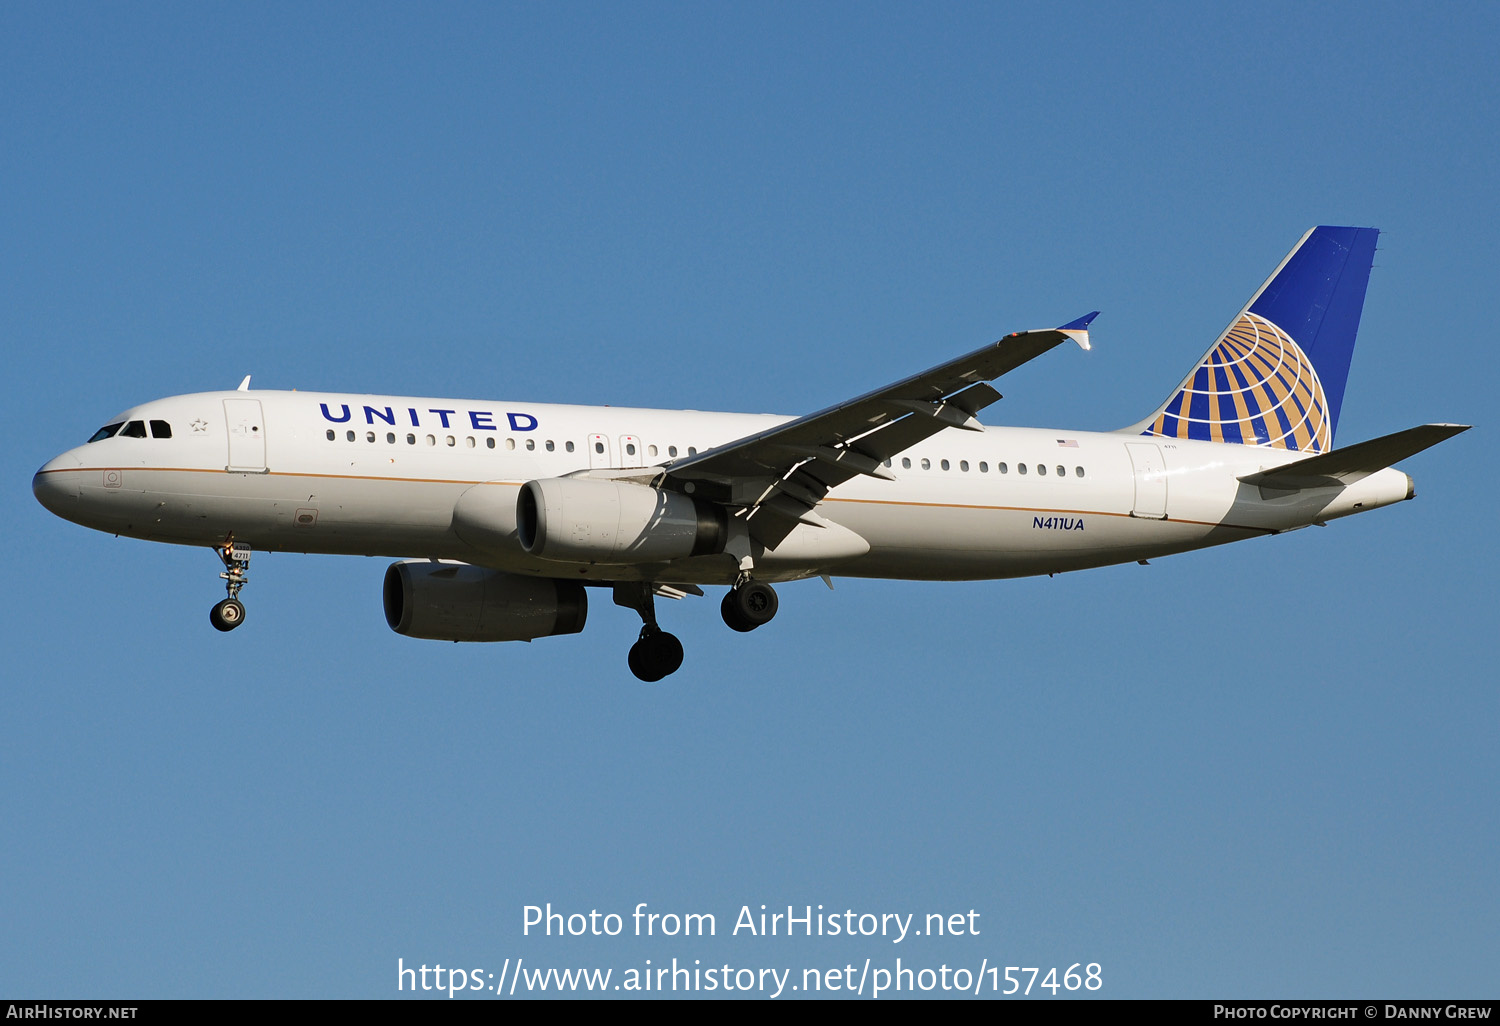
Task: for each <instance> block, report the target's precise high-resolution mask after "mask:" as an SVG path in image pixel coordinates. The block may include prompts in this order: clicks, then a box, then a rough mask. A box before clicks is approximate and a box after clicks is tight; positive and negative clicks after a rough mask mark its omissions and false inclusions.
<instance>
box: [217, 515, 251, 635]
mask: <svg viewBox="0 0 1500 1026" xmlns="http://www.w3.org/2000/svg"><path fill="white" fill-rule="evenodd" d="M214 552H215V553H217V554H218V557H219V559H220V560H222V561H223V563H224V572H223V573H221V574H220V575H219V577H220V578H222V579H223V581H224V590H225V591H227V592H229V597H228V598H226V599H224V600H222V601H220V602H219V603H217V604H216V605H215V606H214V607H213V608H212V609H210V610H209V611H208V622H209V623H211V624H213V625H214V629H215V630H220V631H232V630H234V629H235V628H236V627H238V626H239V625H240V624H242V623H244V622H245V605H244V603H242V602H241V601H240V589H241V588H243V587H244V586H245V585H246V584H247V583H248V582H249V580H250V577H249V573H250V546H248V545H243V544H239V543H236V542H235V540H234V535H232V534H231V535H230V536H229V537H228V538H225V539H224V543H223V544H222V545H215V546H214Z"/></svg>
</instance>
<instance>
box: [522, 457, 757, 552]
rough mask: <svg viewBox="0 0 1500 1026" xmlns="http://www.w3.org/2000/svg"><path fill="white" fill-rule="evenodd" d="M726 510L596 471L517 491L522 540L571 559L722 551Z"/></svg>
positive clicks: (530, 546) (533, 549) (525, 546)
mask: <svg viewBox="0 0 1500 1026" xmlns="http://www.w3.org/2000/svg"><path fill="white" fill-rule="evenodd" d="M728 521H729V518H728V514H726V513H725V512H724V510H723V508H722V507H720V506H716V505H714V504H712V503H708V502H699V501H698V500H696V499H693V498H691V497H689V496H686V495H682V494H680V493H678V492H668V491H663V490H662V489H660V488H651V487H648V486H647V485H639V484H631V483H629V482H625V481H608V480H598V479H594V478H577V477H552V478H546V479H544V480H540V481H528V482H526V484H525V485H524V486H523V487H522V488H521V494H520V495H519V496H518V497H517V499H516V535H517V538H518V539H519V540H520V542H521V547H522V548H523V549H525V550H526V551H527V552H528V553H529V554H531V555H533V556H538V557H540V558H542V559H555V560H560V561H565V562H572V563H655V562H659V561H662V560H667V559H680V558H682V557H684V556H705V555H712V554H714V553H718V552H723V551H724V542H725V539H726V537H727V535H728Z"/></svg>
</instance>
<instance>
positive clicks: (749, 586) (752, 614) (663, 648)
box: [615, 573, 779, 683]
mask: <svg viewBox="0 0 1500 1026" xmlns="http://www.w3.org/2000/svg"><path fill="white" fill-rule="evenodd" d="M700 594H701V592H700ZM615 604H616V605H621V606H628V607H629V608H631V609H634V610H635V611H636V612H637V613H640V614H641V634H640V637H638V638H637V639H636V642H635V644H634V645H631V646H630V660H629V662H630V672H631V673H633V674H635V675H636V676H637V677H638V678H640V679H641V680H644V681H647V682H650V683H655V682H656V681H659V680H661V679H662V678H663V677H667V676H670V675H671V674H674V673H676V672H677V670H678V669H679V668H680V667H681V666H682V642H680V641H678V640H677V637H676V636H675V635H672V634H668V633H667V632H666V631H664V630H662V629H661V627H659V626H658V625H657V623H656V592H655V591H654V589H653V586H652V585H651V584H649V583H646V582H639V581H617V582H616V583H615ZM778 605H779V603H778V602H777V600H776V590H775V589H774V588H772V587H771V586H770V585H769V584H761V583H760V582H759V581H754V580H751V579H750V575H749V574H748V573H741V574H740V579H739V580H738V581H737V582H735V585H734V587H733V588H730V589H729V592H728V594H726V595H725V596H724V601H723V602H722V603H720V605H719V611H720V612H721V613H722V614H723V615H724V622H725V623H726V624H728V625H729V626H730V627H731V628H733V629H734V630H737V631H740V632H741V633H743V632H745V631H753V630H755V628H757V627H760V626H762V625H764V624H768V623H770V622H771V618H772V617H774V616H775V615H776V609H777V606H778Z"/></svg>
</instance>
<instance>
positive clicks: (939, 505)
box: [44, 467, 1271, 531]
mask: <svg viewBox="0 0 1500 1026" xmlns="http://www.w3.org/2000/svg"><path fill="white" fill-rule="evenodd" d="M105 470H131V471H134V472H136V473H140V472H141V471H154V472H158V473H170V474H235V473H247V474H248V473H254V472H253V471H232V470H231V471H226V470H209V469H205V468H202V467H73V468H68V469H61V468H60V469H58V470H48V471H44V473H48V474H94V473H100V472H102V471H105ZM256 476H258V477H320V478H328V479H330V480H334V481H394V482H401V483H405V484H493V485H516V486H520V485H523V484H525V483H526V482H525V481H466V480H461V479H452V478H442V477H378V476H376V475H373V474H368V475H367V474H294V473H292V472H291V471H285V470H282V471H271V472H268V473H265V474H258V475H256ZM823 501H824V502H853V503H859V504H861V505H866V506H916V507H927V508H933V509H987V510H995V511H997V512H1004V513H1054V514H1061V515H1063V516H1068V515H1072V516H1080V517H1081V516H1091V517H1125V518H1126V519H1130V520H1155V519H1157V518H1155V517H1133V516H1131V514H1129V513H1112V512H1109V511H1107V510H1097V509H1056V508H1051V507H1038V506H986V505H982V504H975V503H966V502H907V501H902V500H898V499H834V498H825V499H824V500H823ZM1165 522H1166V523H1172V524H1192V525H1194V526H1197V527H1229V528H1233V529H1234V530H1238V531H1270V530H1271V529H1270V528H1268V527H1244V526H1241V525H1239V524H1226V523H1223V522H1222V521H1220V522H1215V521H1212V520H1185V519H1182V518H1176V519H1172V518H1168V519H1167V520H1166V521H1165Z"/></svg>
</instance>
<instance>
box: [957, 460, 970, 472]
mask: <svg viewBox="0 0 1500 1026" xmlns="http://www.w3.org/2000/svg"><path fill="white" fill-rule="evenodd" d="M958 469H959V470H962V471H964V472H965V473H967V472H968V469H969V461H968V460H959V461H958Z"/></svg>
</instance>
